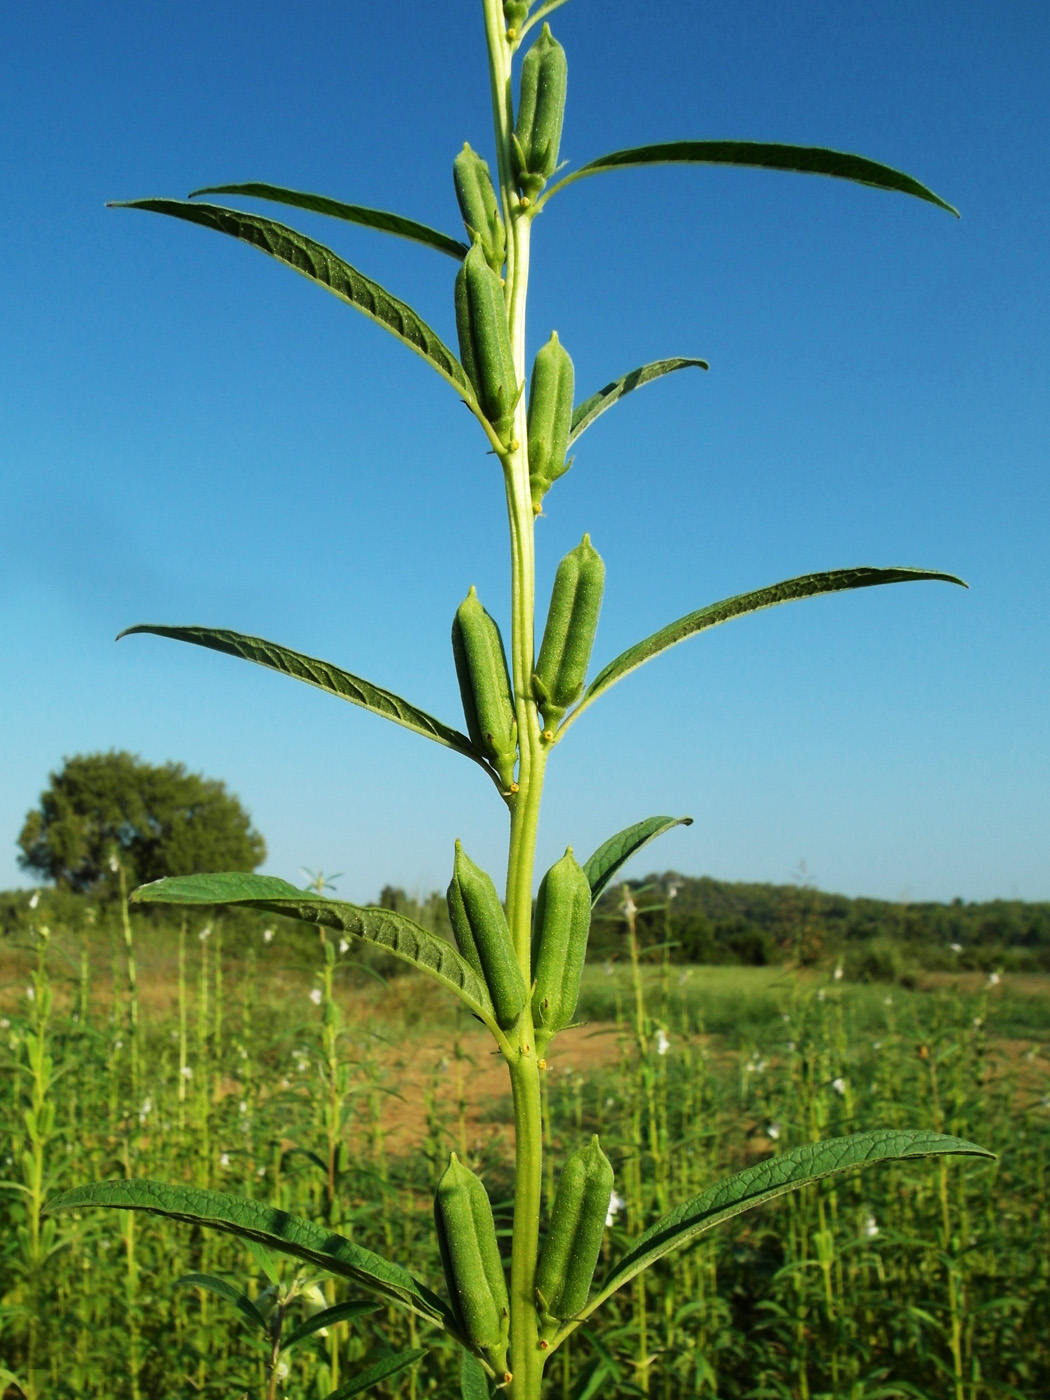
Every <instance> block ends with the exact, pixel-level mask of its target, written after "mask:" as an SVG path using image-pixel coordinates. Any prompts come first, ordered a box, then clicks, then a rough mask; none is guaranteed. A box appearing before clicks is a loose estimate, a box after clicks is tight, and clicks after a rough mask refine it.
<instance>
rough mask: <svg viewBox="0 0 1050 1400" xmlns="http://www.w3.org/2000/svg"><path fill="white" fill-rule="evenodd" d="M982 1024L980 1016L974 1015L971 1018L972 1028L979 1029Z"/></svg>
mask: <svg viewBox="0 0 1050 1400" xmlns="http://www.w3.org/2000/svg"><path fill="white" fill-rule="evenodd" d="M983 1025H984V1022H983V1021H982V1020H981V1018H980V1016H975V1017H974V1018H973V1028H974V1030H975V1031H979V1030H980V1029H981V1027H982V1026H983Z"/></svg>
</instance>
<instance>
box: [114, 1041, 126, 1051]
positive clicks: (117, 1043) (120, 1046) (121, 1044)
mask: <svg viewBox="0 0 1050 1400" xmlns="http://www.w3.org/2000/svg"><path fill="white" fill-rule="evenodd" d="M113 1049H114V1050H123V1049H124V1042H123V1041H122V1040H115V1041H114V1042H113Z"/></svg>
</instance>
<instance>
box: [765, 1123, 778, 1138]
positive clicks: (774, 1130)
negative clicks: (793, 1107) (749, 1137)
mask: <svg viewBox="0 0 1050 1400" xmlns="http://www.w3.org/2000/svg"><path fill="white" fill-rule="evenodd" d="M780 1132H781V1128H780V1124H779V1123H768V1124H767V1125H766V1137H767V1138H769V1140H770V1142H776V1141H778V1139H779V1138H780Z"/></svg>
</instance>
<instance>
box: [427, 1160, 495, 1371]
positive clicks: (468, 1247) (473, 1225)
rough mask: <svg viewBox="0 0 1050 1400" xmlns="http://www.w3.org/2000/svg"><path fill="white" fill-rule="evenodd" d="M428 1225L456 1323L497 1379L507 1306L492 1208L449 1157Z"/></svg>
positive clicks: (459, 1164)
mask: <svg viewBox="0 0 1050 1400" xmlns="http://www.w3.org/2000/svg"><path fill="white" fill-rule="evenodd" d="M434 1221H435V1223H436V1225H437V1236H438V1246H439V1248H440V1250H441V1263H442V1265H443V1266H444V1270H445V1280H446V1282H447V1284H448V1290H449V1294H450V1295H451V1301H452V1311H453V1313H454V1314H455V1317H456V1322H457V1323H458V1325H459V1328H460V1331H461V1332H462V1334H463V1336H464V1338H465V1339H466V1341H468V1342H470V1343H471V1344H472V1345H473V1346H475V1347H476V1348H477V1349H478V1351H479V1352H481V1354H482V1355H483V1356H484V1358H485V1360H486V1361H487V1362H488V1363H489V1365H490V1366H491V1367H492V1369H493V1370H494V1371H495V1372H496V1374H497V1375H498V1376H502V1375H504V1374H505V1373H506V1370H507V1338H508V1335H509V1333H510V1306H509V1303H508V1299H507V1281H506V1278H505V1277H504V1274H503V1262H502V1260H501V1259H500V1256H499V1245H498V1244H497V1242H496V1227H495V1224H494V1223H493V1219H492V1206H491V1205H490V1204H489V1198H488V1193H487V1191H486V1190H485V1188H484V1186H483V1185H482V1183H481V1181H480V1179H479V1178H478V1177H476V1176H475V1175H474V1173H473V1172H472V1171H471V1170H470V1168H469V1167H465V1166H464V1165H463V1163H462V1162H460V1160H459V1159H458V1157H457V1156H456V1154H455V1153H454V1152H453V1153H452V1155H451V1156H450V1158H449V1163H448V1166H447V1167H446V1168H445V1171H444V1173H443V1175H442V1177H441V1180H440V1181H439V1182H438V1185H437V1191H436V1192H435V1193H434Z"/></svg>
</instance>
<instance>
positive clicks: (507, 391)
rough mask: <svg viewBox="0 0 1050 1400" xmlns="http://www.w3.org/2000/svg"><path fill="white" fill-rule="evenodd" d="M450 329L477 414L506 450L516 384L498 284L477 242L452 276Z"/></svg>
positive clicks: (482, 249)
mask: <svg viewBox="0 0 1050 1400" xmlns="http://www.w3.org/2000/svg"><path fill="white" fill-rule="evenodd" d="M456 331H457V333H458V335H459V357H460V360H461V361H462V363H463V368H464V369H465V370H466V372H467V378H468V379H469V380H470V382H471V384H472V385H473V386H474V392H475V394H476V395H477V398H478V404H479V406H480V408H481V411H482V413H483V414H484V415H485V417H486V418H487V419H488V420H489V422H490V423H491V424H492V426H493V428H494V429H495V430H496V436H497V437H498V438H499V440H500V442H501V443H502V444H503V446H504V447H509V446H510V443H511V438H512V432H513V427H514V408H515V405H516V404H517V402H518V399H519V398H520V397H521V386H520V385H519V384H518V382H517V377H516V374H515V370H514V356H513V354H512V352H511V348H510V330H509V328H508V326H507V308H506V304H505V302H504V300H503V284H502V283H501V282H500V279H499V277H498V276H497V275H496V273H495V272H493V270H492V268H491V267H489V265H488V262H487V261H486V258H485V250H484V248H483V247H482V245H481V241H480V239H477V238H475V240H474V242H473V244H472V245H471V249H470V252H469V253H468V254H467V256H466V257H465V258H464V259H463V266H462V267H461V268H460V270H459V272H458V273H457V274H456Z"/></svg>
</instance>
